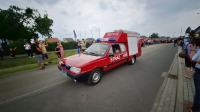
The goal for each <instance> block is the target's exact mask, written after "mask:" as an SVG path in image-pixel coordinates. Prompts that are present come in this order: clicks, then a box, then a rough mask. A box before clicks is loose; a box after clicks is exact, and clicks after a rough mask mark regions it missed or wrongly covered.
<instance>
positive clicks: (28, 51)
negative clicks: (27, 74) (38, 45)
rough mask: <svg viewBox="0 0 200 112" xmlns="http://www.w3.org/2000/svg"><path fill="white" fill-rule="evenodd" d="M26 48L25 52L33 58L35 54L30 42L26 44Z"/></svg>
mask: <svg viewBox="0 0 200 112" xmlns="http://www.w3.org/2000/svg"><path fill="white" fill-rule="evenodd" d="M24 48H25V51H26V53H27V55H28V57H30V58H31V57H33V53H32V51H31V45H30V44H29V43H28V42H26V43H25V44H24Z"/></svg>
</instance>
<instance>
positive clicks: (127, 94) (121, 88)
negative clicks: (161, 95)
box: [0, 44, 177, 112]
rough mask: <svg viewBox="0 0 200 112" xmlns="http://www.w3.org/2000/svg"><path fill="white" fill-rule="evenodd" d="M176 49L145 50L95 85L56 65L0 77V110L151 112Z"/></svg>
mask: <svg viewBox="0 0 200 112" xmlns="http://www.w3.org/2000/svg"><path fill="white" fill-rule="evenodd" d="M176 52H177V49H176V48H174V47H173V45H172V44H168V45H166V44H164V45H154V46H150V47H146V48H144V49H143V55H142V57H140V58H139V59H138V60H137V63H136V64H135V65H122V66H120V67H118V68H116V69H114V70H111V71H109V72H107V73H106V74H105V75H104V77H103V79H102V80H101V82H100V83H99V84H98V85H96V86H88V85H86V84H85V83H74V82H72V81H71V80H69V79H67V78H66V77H64V76H62V73H61V72H59V71H58V70H57V68H56V66H50V67H48V68H47V69H46V70H44V71H36V70H34V71H30V72H25V73H21V74H18V75H15V76H12V77H8V78H4V79H0V112H148V111H150V109H151V107H152V104H153V102H154V99H155V96H156V93H157V91H158V89H159V87H160V86H161V84H162V82H163V78H162V77H161V74H162V73H163V72H167V71H168V70H169V68H170V65H171V63H172V60H173V58H174V55H175V53H176Z"/></svg>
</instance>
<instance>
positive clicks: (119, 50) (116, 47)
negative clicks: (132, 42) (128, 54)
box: [112, 44, 121, 54]
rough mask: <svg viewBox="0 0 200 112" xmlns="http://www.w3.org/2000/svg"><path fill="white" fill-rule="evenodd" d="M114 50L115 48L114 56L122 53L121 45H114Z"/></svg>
mask: <svg viewBox="0 0 200 112" xmlns="http://www.w3.org/2000/svg"><path fill="white" fill-rule="evenodd" d="M112 48H113V52H114V54H119V53H121V49H120V46H119V44H114V45H112Z"/></svg>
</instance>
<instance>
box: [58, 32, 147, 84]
mask: <svg viewBox="0 0 200 112" xmlns="http://www.w3.org/2000/svg"><path fill="white" fill-rule="evenodd" d="M142 42H143V40H142V39H141V38H140V36H139V34H138V33H137V32H124V31H115V32H109V33H106V34H105V35H104V37H103V38H101V39H97V43H94V44H93V45H91V46H90V47H89V48H88V49H87V50H86V51H85V52H84V53H81V54H76V55H73V56H70V57H67V58H64V59H62V60H61V61H60V62H59V64H58V68H59V69H60V70H61V71H63V72H64V73H65V75H66V74H67V76H69V77H71V78H73V79H77V78H79V77H82V76H86V75H88V74H91V73H93V71H95V70H97V71H101V72H102V71H108V70H110V69H113V68H115V67H117V66H119V65H122V64H124V63H126V62H130V63H131V64H134V63H135V61H136V58H137V57H139V56H141V54H142V50H141V44H142ZM97 49H99V50H97ZM94 52H95V53H96V54H95V53H94ZM97 54H98V55H97ZM99 73H100V72H99ZM100 75H101V74H100ZM97 83H98V82H97ZM93 84H95V83H93Z"/></svg>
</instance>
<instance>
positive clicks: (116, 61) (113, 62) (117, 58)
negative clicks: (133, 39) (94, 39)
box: [108, 44, 124, 69]
mask: <svg viewBox="0 0 200 112" xmlns="http://www.w3.org/2000/svg"><path fill="white" fill-rule="evenodd" d="M122 55H123V54H122V52H121V48H120V45H119V44H113V45H112V46H111V48H110V50H109V60H110V64H109V65H108V66H109V69H111V68H114V67H116V66H118V65H121V64H122V63H124V61H123V57H122Z"/></svg>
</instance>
